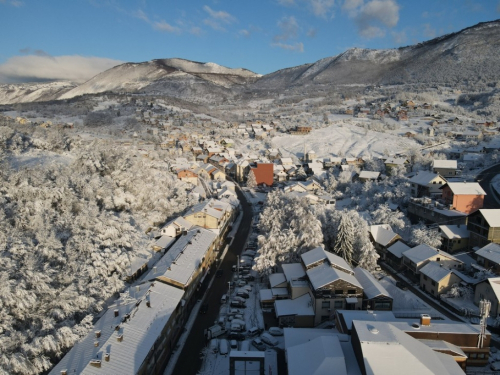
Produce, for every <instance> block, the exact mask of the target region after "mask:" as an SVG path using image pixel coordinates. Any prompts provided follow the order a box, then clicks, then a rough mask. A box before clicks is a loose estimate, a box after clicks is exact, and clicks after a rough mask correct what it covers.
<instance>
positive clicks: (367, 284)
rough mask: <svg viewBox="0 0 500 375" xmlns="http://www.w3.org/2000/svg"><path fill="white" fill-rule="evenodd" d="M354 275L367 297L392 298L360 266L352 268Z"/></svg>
mask: <svg viewBox="0 0 500 375" xmlns="http://www.w3.org/2000/svg"><path fill="white" fill-rule="evenodd" d="M354 276H355V277H356V279H357V280H358V281H359V283H360V284H361V286H362V287H363V293H364V294H365V295H366V297H367V298H368V299H373V298H375V297H379V296H385V297H389V298H392V296H391V295H390V293H389V292H388V291H387V290H386V289H385V288H384V287H383V286H382V284H380V283H379V282H378V280H377V279H376V278H375V277H373V275H372V274H371V273H370V272H368V271H367V270H365V269H364V268H361V267H356V268H355V269H354Z"/></svg>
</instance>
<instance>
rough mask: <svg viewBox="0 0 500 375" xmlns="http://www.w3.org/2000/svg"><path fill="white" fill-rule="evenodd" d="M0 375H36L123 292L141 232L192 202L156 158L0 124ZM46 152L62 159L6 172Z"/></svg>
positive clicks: (144, 239)
mask: <svg viewBox="0 0 500 375" xmlns="http://www.w3.org/2000/svg"><path fill="white" fill-rule="evenodd" d="M0 147H1V154H0V157H1V164H2V165H1V168H0V192H1V195H0V244H1V248H0V280H1V282H0V289H1V291H0V348H1V350H2V355H1V356H0V374H39V373H41V372H44V371H46V370H48V369H49V368H50V367H52V364H53V363H52V362H51V361H54V360H55V359H56V358H57V357H58V356H60V355H61V354H62V353H63V352H65V351H66V350H67V349H68V348H70V347H71V346H72V345H73V344H74V343H75V341H76V340H78V339H79V338H80V337H83V336H84V335H86V333H87V331H88V330H89V329H90V328H91V324H92V321H93V317H94V315H95V314H96V313H98V312H99V311H101V310H102V309H103V308H104V307H105V303H106V300H107V299H109V298H110V297H112V296H113V295H114V294H115V293H118V292H120V291H121V290H122V289H123V287H124V282H123V276H124V274H125V273H126V271H127V268H128V266H129V264H130V259H131V256H133V255H134V254H135V252H136V251H137V250H138V249H139V248H140V247H141V246H146V245H147V243H148V242H147V241H148V239H147V236H146V235H145V231H146V230H147V229H148V227H150V226H153V225H158V224H160V223H162V222H164V221H165V220H166V219H167V218H168V217H170V216H172V215H174V214H177V213H180V212H181V211H182V210H183V209H184V208H185V207H187V205H189V204H192V203H194V202H192V201H191V200H192V199H193V198H191V196H189V195H188V194H187V193H186V190H185V185H184V184H183V183H182V182H181V181H179V180H178V179H177V178H176V176H175V175H173V174H172V173H171V172H170V171H168V169H167V164H166V163H165V162H163V161H161V160H149V159H145V158H136V157H133V156H132V155H131V153H130V152H125V151H122V150H120V149H119V148H115V147H110V146H109V145H108V144H106V143H105V142H104V141H95V142H93V143H91V144H88V145H85V146H83V145H81V144H80V143H79V142H77V141H75V140H74V139H71V138H70V137H67V136H65V135H64V134H61V133H59V132H57V131H56V130H54V131H51V130H43V131H41V130H39V129H37V128H34V129H33V130H30V131H26V132H24V131H20V130H19V129H13V128H11V127H6V126H3V127H0ZM33 150H49V151H50V153H58V154H60V155H62V156H65V157H67V158H68V160H69V161H70V162H69V163H68V164H64V163H41V164H38V165H36V166H34V167H33V166H31V167H30V168H19V169H14V168H12V165H13V164H12V163H11V162H12V160H15V158H16V157H18V156H22V155H25V154H29V153H30V152H31V151H33Z"/></svg>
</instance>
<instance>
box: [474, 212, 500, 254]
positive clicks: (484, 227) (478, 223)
mask: <svg viewBox="0 0 500 375" xmlns="http://www.w3.org/2000/svg"><path fill="white" fill-rule="evenodd" d="M467 229H468V230H469V232H470V234H469V236H470V237H469V246H470V247H471V248H475V247H483V246H485V245H487V244H489V243H491V242H493V243H500V209H480V210H477V211H476V212H474V213H472V214H470V215H469V220H468V222H467Z"/></svg>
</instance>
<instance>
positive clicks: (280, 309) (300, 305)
mask: <svg viewBox="0 0 500 375" xmlns="http://www.w3.org/2000/svg"><path fill="white" fill-rule="evenodd" d="M274 307H275V311H276V317H277V318H279V317H281V316H290V315H300V316H314V309H313V303H312V298H311V296H310V295H309V293H306V294H304V295H302V296H300V297H298V298H295V299H280V300H277V301H274Z"/></svg>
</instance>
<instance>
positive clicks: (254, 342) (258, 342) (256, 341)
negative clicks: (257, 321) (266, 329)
mask: <svg viewBox="0 0 500 375" xmlns="http://www.w3.org/2000/svg"><path fill="white" fill-rule="evenodd" d="M252 346H253V347H255V348H256V349H257V350H260V351H261V352H264V351H265V350H266V349H267V347H266V346H265V345H264V343H263V342H262V340H261V339H259V338H258V337H256V338H254V339H253V340H252Z"/></svg>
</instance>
